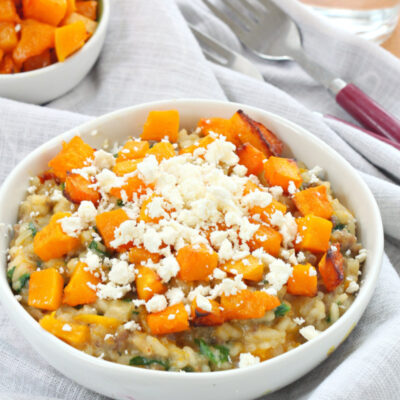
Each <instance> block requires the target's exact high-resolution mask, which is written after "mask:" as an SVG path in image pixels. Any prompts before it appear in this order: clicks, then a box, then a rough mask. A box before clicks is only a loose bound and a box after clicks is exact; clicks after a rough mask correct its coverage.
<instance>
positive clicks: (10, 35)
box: [0, 22, 18, 53]
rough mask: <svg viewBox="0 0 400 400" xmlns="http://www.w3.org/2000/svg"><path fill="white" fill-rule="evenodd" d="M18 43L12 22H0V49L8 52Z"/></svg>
mask: <svg viewBox="0 0 400 400" xmlns="http://www.w3.org/2000/svg"><path fill="white" fill-rule="evenodd" d="M17 44H18V36H17V32H15V25H14V24H13V23H12V22H0V49H2V50H3V51H4V52H6V53H7V52H10V51H12V50H13V49H14V47H15V46H16V45H17Z"/></svg>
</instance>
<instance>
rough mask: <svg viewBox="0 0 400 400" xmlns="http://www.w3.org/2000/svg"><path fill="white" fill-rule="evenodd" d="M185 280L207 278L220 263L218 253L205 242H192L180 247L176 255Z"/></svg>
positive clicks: (181, 274) (180, 274) (182, 277)
mask: <svg viewBox="0 0 400 400" xmlns="http://www.w3.org/2000/svg"><path fill="white" fill-rule="evenodd" d="M176 260H177V261H178V263H179V266H180V270H179V273H178V277H179V279H182V280H184V281H202V280H206V279H207V278H208V276H209V275H210V274H212V273H213V271H214V269H215V268H216V267H217V265H218V254H217V253H216V252H215V251H213V250H212V249H211V248H210V247H207V246H206V245H205V244H194V245H193V244H190V245H187V246H184V247H182V248H180V249H179V251H178V254H177V256H176Z"/></svg>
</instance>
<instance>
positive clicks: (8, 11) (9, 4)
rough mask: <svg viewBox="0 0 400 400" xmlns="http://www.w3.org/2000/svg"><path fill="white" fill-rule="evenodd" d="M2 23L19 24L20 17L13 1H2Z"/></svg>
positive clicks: (0, 14) (0, 15) (0, 2)
mask: <svg viewBox="0 0 400 400" xmlns="http://www.w3.org/2000/svg"><path fill="white" fill-rule="evenodd" d="M0 21H1V22H18V21H19V17H18V14H17V10H16V8H15V4H14V1H13V0H0Z"/></svg>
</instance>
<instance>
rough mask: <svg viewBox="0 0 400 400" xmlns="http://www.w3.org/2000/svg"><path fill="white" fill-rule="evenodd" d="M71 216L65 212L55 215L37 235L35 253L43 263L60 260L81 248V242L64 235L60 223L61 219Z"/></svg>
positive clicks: (34, 245) (34, 243)
mask: <svg viewBox="0 0 400 400" xmlns="http://www.w3.org/2000/svg"><path fill="white" fill-rule="evenodd" d="M70 216H71V214H70V213H64V212H59V213H56V214H54V215H53V216H52V217H51V219H50V222H49V224H48V225H46V226H45V227H44V228H43V229H42V230H41V231H39V232H38V233H37V234H36V235H35V238H34V239H33V251H34V252H35V254H36V255H37V256H39V257H40V258H41V259H42V260H43V261H48V260H51V259H53V258H60V257H62V256H64V255H65V254H67V253H69V252H70V251H73V250H75V249H77V248H78V247H79V245H80V240H79V239H78V238H76V237H71V236H68V235H67V234H66V233H64V231H63V230H62V228H61V224H60V223H59V222H58V220H60V219H61V218H65V217H70Z"/></svg>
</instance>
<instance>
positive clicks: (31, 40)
mask: <svg viewBox="0 0 400 400" xmlns="http://www.w3.org/2000/svg"><path fill="white" fill-rule="evenodd" d="M54 32H55V28H54V26H51V25H47V24H43V23H41V22H38V21H36V20H33V19H25V20H23V21H22V22H21V39H20V41H19V42H18V44H17V46H16V47H15V48H14V50H13V53H12V55H13V59H14V60H15V62H16V63H17V64H20V65H22V64H23V63H24V62H25V61H27V60H28V59H29V58H31V57H34V56H38V55H39V54H42V53H43V52H44V51H45V50H48V49H51V48H52V47H54Z"/></svg>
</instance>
